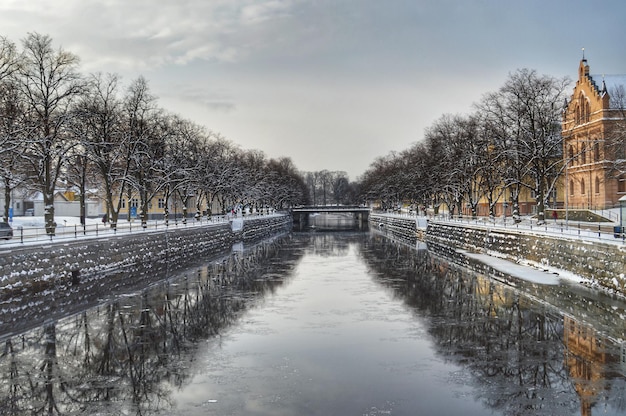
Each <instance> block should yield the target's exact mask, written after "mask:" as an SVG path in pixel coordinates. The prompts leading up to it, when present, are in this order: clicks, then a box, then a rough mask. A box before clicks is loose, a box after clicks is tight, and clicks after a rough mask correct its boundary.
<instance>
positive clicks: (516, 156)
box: [360, 69, 626, 221]
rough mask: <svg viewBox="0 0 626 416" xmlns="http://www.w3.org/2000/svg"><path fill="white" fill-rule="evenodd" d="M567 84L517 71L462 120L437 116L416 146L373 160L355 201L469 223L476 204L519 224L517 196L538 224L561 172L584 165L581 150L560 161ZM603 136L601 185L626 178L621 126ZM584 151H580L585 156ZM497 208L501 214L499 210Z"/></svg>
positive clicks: (617, 94) (618, 95)
mask: <svg viewBox="0 0 626 416" xmlns="http://www.w3.org/2000/svg"><path fill="white" fill-rule="evenodd" d="M569 84H570V81H569V79H568V78H567V77H564V78H556V77H553V76H550V75H541V74H539V73H537V71H536V70H531V69H520V70H517V71H515V72H513V73H511V74H509V76H508V78H507V79H506V81H505V82H504V84H503V85H502V86H501V87H500V88H499V89H498V90H497V91H494V92H489V93H487V94H484V95H483V97H482V98H481V99H480V100H479V101H478V102H477V103H474V104H473V109H472V112H471V113H470V114H468V115H459V114H454V115H453V114H444V115H442V116H441V117H440V118H439V119H438V120H436V121H435V122H434V123H433V124H432V125H431V126H430V127H428V128H427V129H426V131H425V135H424V140H422V141H420V142H417V143H415V144H413V145H412V146H411V147H409V148H408V149H405V150H403V151H400V152H391V153H390V154H388V155H387V156H384V157H380V158H378V159H376V160H375V161H374V162H373V163H372V164H371V165H370V167H369V169H368V170H367V171H366V172H365V174H364V175H363V177H362V178H361V181H360V186H361V195H360V197H361V198H362V199H363V200H370V201H371V200H379V201H380V202H381V205H382V208H384V209H389V208H393V207H397V206H398V205H400V204H402V203H403V202H404V203H405V202H409V203H410V204H412V205H413V206H414V207H422V208H424V207H433V208H434V210H435V212H437V210H438V208H439V207H441V206H442V205H443V206H445V207H447V209H448V212H450V214H451V215H462V213H463V212H466V213H470V215H472V216H473V217H476V215H477V208H478V205H479V203H485V204H486V205H487V206H488V210H489V215H490V216H495V209H496V206H497V204H498V203H502V204H506V205H509V204H510V206H511V207H512V215H513V217H514V218H515V219H516V220H519V217H520V195H521V194H522V192H523V191H526V193H527V194H529V195H531V196H532V197H534V199H535V202H536V207H537V214H538V218H539V221H544V220H545V208H546V206H548V205H554V204H555V203H556V201H555V198H556V188H557V185H558V184H559V181H561V180H562V178H563V175H564V172H565V168H566V166H567V165H568V164H569V163H571V162H573V161H575V160H576V159H577V158H582V159H583V160H584V157H585V155H584V154H583V153H584V152H585V151H586V149H585V147H584V146H583V147H582V148H581V149H578V150H574V151H572V148H570V150H569V152H568V153H569V154H567V155H565V157H564V154H563V139H562V136H561V121H562V119H563V118H564V117H566V116H567V114H566V113H565V111H566V108H567V98H568V94H567V92H566V90H567V88H568V86H569ZM610 97H611V100H613V101H615V100H620V103H621V104H620V105H618V106H612V108H619V109H622V110H623V109H624V108H626V106H625V105H623V97H624V90H623V87H616V89H615V91H610ZM624 119H626V118H625V117H624V114H623V111H622V114H621V121H619V122H617V123H616V124H615V126H616V127H615V128H614V129H612V131H610V132H608V131H607V132H605V136H604V137H603V146H604V149H605V156H606V157H605V159H606V160H605V161H604V162H603V163H604V164H605V166H609V167H610V169H609V170H608V171H607V172H608V173H607V176H608V177H613V178H618V177H620V175H624V174H625V173H626V158H625V157H624V155H625V154H626V141H625V139H624V137H626V134H625V132H626V123H624ZM587 151H588V150H587ZM506 205H505V206H506Z"/></svg>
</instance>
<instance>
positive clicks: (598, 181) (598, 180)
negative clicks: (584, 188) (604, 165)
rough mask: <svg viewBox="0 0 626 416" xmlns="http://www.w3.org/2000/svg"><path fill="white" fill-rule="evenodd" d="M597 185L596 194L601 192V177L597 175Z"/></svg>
mask: <svg viewBox="0 0 626 416" xmlns="http://www.w3.org/2000/svg"><path fill="white" fill-rule="evenodd" d="M595 185H596V189H595V191H596V194H599V193H600V178H599V177H597V176H596V184H595Z"/></svg>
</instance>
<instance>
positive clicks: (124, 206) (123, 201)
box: [122, 199, 126, 208]
mask: <svg viewBox="0 0 626 416" xmlns="http://www.w3.org/2000/svg"><path fill="white" fill-rule="evenodd" d="M122 208H126V200H125V199H122Z"/></svg>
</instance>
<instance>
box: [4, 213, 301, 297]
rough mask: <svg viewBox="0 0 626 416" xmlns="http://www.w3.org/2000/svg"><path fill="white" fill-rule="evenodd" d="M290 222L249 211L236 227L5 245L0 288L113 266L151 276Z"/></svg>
mask: <svg viewBox="0 0 626 416" xmlns="http://www.w3.org/2000/svg"><path fill="white" fill-rule="evenodd" d="M290 227H291V217H290V216H289V215H282V216H269V217H254V218H249V219H248V218H247V219H246V220H245V221H244V227H243V230H242V232H238V233H237V232H233V231H232V229H231V227H230V225H229V224H228V223H224V224H211V225H207V226H203V227H190V228H176V229H174V228H172V229H169V230H155V231H152V230H146V231H142V232H138V233H133V234H126V235H119V236H115V237H102V238H93V239H81V240H77V241H75V242H63V243H47V244H43V245H38V246H33V247H28V246H25V247H19V248H11V249H6V250H2V253H1V255H0V293H1V294H2V295H3V296H7V295H10V294H11V293H21V292H23V290H24V289H29V288H35V289H39V290H45V289H46V287H50V286H52V285H56V284H58V283H71V280H72V277H73V276H75V274H76V273H77V272H78V273H79V275H80V279H81V282H84V281H85V279H88V278H89V276H92V275H93V276H96V275H98V276H101V275H104V274H108V275H111V276H113V275H114V274H116V273H117V272H118V271H124V274H125V275H127V274H128V273H127V272H131V273H133V274H135V275H140V274H143V273H144V272H146V271H148V272H149V273H147V274H148V277H154V276H155V275H157V274H160V273H162V272H163V271H166V270H168V269H172V270H173V269H175V268H176V267H179V266H182V265H184V266H191V265H193V264H194V263H196V264H200V263H203V262H206V261H207V259H210V258H211V257H213V256H215V255H216V254H219V253H223V252H225V251H229V250H230V249H231V247H232V245H233V243H235V242H236V241H254V240H258V239H262V238H266V237H268V236H270V235H273V234H277V233H280V232H285V231H287V230H289V228H290ZM73 273H74V275H73ZM142 278H144V277H142Z"/></svg>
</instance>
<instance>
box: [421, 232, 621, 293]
mask: <svg viewBox="0 0 626 416" xmlns="http://www.w3.org/2000/svg"><path fill="white" fill-rule="evenodd" d="M426 241H433V242H435V243H437V244H443V245H447V246H450V247H457V248H462V249H465V250H468V251H474V252H483V253H487V254H494V255H497V256H499V257H505V258H508V259H510V260H513V261H522V260H524V261H528V262H531V263H534V264H536V265H538V266H543V267H546V268H549V269H557V270H563V271H567V272H570V273H573V274H575V275H577V276H580V277H582V278H584V279H586V280H589V281H590V282H592V283H594V284H598V285H600V286H603V287H605V288H609V289H612V290H616V291H618V292H620V293H622V294H626V275H625V273H626V246H625V245H624V244H621V243H619V242H618V243H617V244H612V243H609V242H600V241H588V240H582V239H579V238H576V237H571V238H568V237H567V236H559V237H558V238H556V237H550V236H546V235H541V234H532V233H528V232H518V231H514V230H501V229H498V230H496V229H490V228H489V227H481V226H472V225H462V224H449V223H438V222H435V221H431V222H429V224H428V228H427V232H426Z"/></svg>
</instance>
